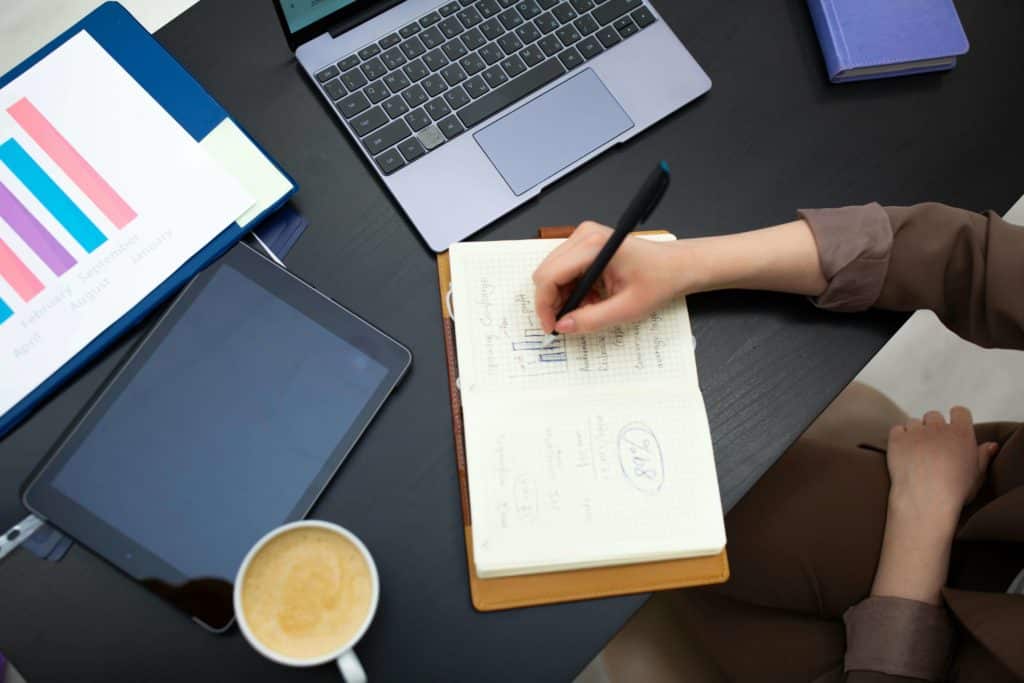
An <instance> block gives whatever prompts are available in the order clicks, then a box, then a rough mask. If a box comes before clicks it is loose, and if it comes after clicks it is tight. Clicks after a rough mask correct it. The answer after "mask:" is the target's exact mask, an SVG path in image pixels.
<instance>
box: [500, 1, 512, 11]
mask: <svg viewBox="0 0 1024 683" xmlns="http://www.w3.org/2000/svg"><path fill="white" fill-rule="evenodd" d="M498 4H499V5H501V8H502V9H508V8H509V7H511V6H512V5H514V4H516V0H498Z"/></svg>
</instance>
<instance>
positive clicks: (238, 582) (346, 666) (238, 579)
mask: <svg viewBox="0 0 1024 683" xmlns="http://www.w3.org/2000/svg"><path fill="white" fill-rule="evenodd" d="M301 528H317V529H325V530H327V531H330V532H332V533H335V534H338V535H340V536H343V537H344V538H345V539H347V540H348V541H349V542H351V543H352V545H354V546H355V547H356V548H357V549H358V550H359V552H360V553H362V555H363V559H364V560H366V566H367V567H368V568H369V571H370V580H371V584H372V585H371V588H372V595H371V597H370V608H369V609H368V610H367V613H366V619H365V620H364V621H363V624H362V626H360V627H359V630H358V631H356V633H355V635H354V636H353V637H352V638H351V639H349V642H347V643H345V644H344V645H343V646H341V647H339V648H337V649H336V650H334V651H332V652H328V653H326V654H324V655H321V656H319V657H316V658H313V659H297V658H294V657H288V656H285V655H282V654H279V653H277V652H274V651H273V650H271V649H269V648H267V647H266V646H264V645H263V644H262V643H261V642H260V641H259V640H257V639H256V637H255V636H254V635H253V632H252V630H251V629H250V627H249V624H248V623H247V622H246V618H245V611H244V610H243V609H242V582H243V581H244V579H245V573H246V571H247V570H248V569H249V565H250V564H251V563H252V560H253V558H254V557H256V555H257V553H259V551H260V550H261V549H262V548H263V547H264V546H265V545H267V543H269V542H270V541H272V540H273V539H275V538H277V537H278V536H281V535H282V534H286V533H288V532H289V531H294V530H295V529H301ZM379 601H380V577H379V576H378V574H377V565H376V564H374V562H373V557H371V556H370V551H369V550H367V549H366V546H365V545H364V544H363V542H362V541H360V540H359V538H358V537H357V536H356V535H355V534H353V533H352V532H351V531H349V530H347V529H343V528H342V527H340V526H338V525H337V524H331V523H330V522H321V521H319V520H314V519H309V520H303V521H299V522H292V523H291V524H285V525H284V526H281V527H278V528H276V529H274V530H273V531H271V532H270V533H268V534H267V535H266V536H264V537H263V538H261V539H260V540H259V541H257V543H256V545H254V546H253V547H252V550H250V551H249V553H248V554H247V555H246V556H245V559H244V560H242V566H241V567H239V568H238V573H237V574H236V575H235V592H234V605H235V619H236V620H237V621H238V628H239V629H240V630H241V631H242V635H243V636H245V639H246V640H247V641H249V644H250V645H252V647H253V648H254V649H255V650H256V651H257V652H259V653H260V654H261V655H263V656H264V657H266V658H267V659H269V660H271V661H274V662H277V663H278V664H283V665H285V666H294V667H309V666H319V665H321V664H326V663H328V662H330V661H332V660H333V661H335V662H337V664H338V669H339V670H340V671H341V675H342V678H344V679H345V681H346V682H347V683H366V672H365V671H364V670H363V666H362V664H360V663H359V658H358V657H356V653H355V651H354V650H353V648H355V646H356V644H357V643H358V642H359V641H360V640H361V639H362V637H363V635H365V634H366V630H367V629H368V628H369V627H370V622H372V621H373V617H374V615H375V614H376V613H377V604H378V602H379Z"/></svg>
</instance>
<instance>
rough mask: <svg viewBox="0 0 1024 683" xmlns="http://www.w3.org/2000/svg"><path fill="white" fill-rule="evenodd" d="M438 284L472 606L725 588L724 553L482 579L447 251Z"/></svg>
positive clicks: (552, 233)
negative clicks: (475, 552)
mask: <svg viewBox="0 0 1024 683" xmlns="http://www.w3.org/2000/svg"><path fill="white" fill-rule="evenodd" d="M571 233H572V228H543V229H541V231H540V236H541V237H542V238H556V237H568V236H569V235H570V234H571ZM437 273H438V283H439V285H440V290H441V314H442V316H443V320H444V346H445V354H446V355H447V357H448V391H449V393H450V395H451V402H452V426H453V431H454V433H455V458H456V464H457V466H458V474H459V493H460V495H461V496H462V520H463V532H464V536H465V540H466V559H467V561H468V563H469V590H470V594H471V595H472V599H473V606H474V607H476V609H478V610H480V611H482V612H492V611H495V610H502V609H510V608H513V607H530V606H534V605H546V604H550V603H556V602H571V601H573V600H588V599H592V598H606V597H610V596H613V595H628V594H630V593H648V592H651V591H658V590H666V589H670V588H687V587H690V586H703V585H707V584H712V583H723V582H725V581H726V580H728V578H729V560H728V558H727V556H726V551H724V550H723V551H722V552H721V553H720V554H718V555H713V556H710V557H696V558H690V559H684V560H666V561H662V562H646V563H642V564H631V565H622V566H617V567H599V568H596V569H580V570H574V571H563V572H550V573H546V574H529V575H526V576H509V577H502V578H495V579H481V578H479V577H477V575H476V567H475V566H474V564H473V533H472V525H473V520H472V516H471V514H470V508H469V485H468V483H467V480H466V449H465V438H464V434H463V428H462V400H461V398H460V397H459V389H458V385H457V381H458V376H459V369H458V367H459V366H458V362H457V360H456V358H457V357H456V351H455V323H454V322H453V321H452V319H451V317H450V316H449V314H448V301H449V299H448V290H449V287H450V285H451V270H450V266H449V262H448V252H444V253H443V254H439V255H438V257H437Z"/></svg>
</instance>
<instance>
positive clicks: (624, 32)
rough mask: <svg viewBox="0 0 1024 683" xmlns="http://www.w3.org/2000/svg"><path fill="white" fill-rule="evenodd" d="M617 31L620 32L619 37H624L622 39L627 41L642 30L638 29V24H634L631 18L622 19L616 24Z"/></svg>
mask: <svg viewBox="0 0 1024 683" xmlns="http://www.w3.org/2000/svg"><path fill="white" fill-rule="evenodd" d="M615 30H616V31H618V32H619V35H620V36H622V39H623V40H625V39H626V38H629V37H630V36H631V35H633V34H634V33H636V32H637V31H639V30H640V29H638V28H637V27H636V24H634V23H633V20H632V19H630V18H629V17H622V18H621V19H619V20H618V21H616V22H615Z"/></svg>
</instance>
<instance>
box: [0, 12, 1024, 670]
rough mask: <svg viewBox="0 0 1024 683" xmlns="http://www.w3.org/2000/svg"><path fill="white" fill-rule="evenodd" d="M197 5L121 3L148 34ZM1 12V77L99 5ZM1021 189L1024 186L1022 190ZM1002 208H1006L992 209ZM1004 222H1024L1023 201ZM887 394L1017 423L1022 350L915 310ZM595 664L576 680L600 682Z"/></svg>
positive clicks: (881, 374)
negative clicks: (1002, 347)
mask: <svg viewBox="0 0 1024 683" xmlns="http://www.w3.org/2000/svg"><path fill="white" fill-rule="evenodd" d="M196 1H197V0H121V2H122V4H124V5H125V7H127V8H128V9H129V10H130V11H131V12H132V13H133V14H134V15H135V16H136V18H138V19H139V21H140V22H141V23H142V24H143V25H144V26H145V27H146V28H147V29H149V30H150V31H154V30H156V29H158V28H160V27H161V26H163V25H164V24H165V23H166V22H168V21H170V20H171V19H173V18H174V17H176V16H177V15H178V14H180V13H181V12H183V11H184V10H186V9H187V8H189V7H191V6H192V5H193V4H195V2H196ZM3 4H4V7H3V9H2V10H0V73H3V72H5V71H7V70H8V69H10V68H11V67H12V66H14V65H15V64H17V63H18V62H19V61H20V60H21V59H22V58H24V57H25V56H26V55H28V54H29V53H31V52H32V51H33V50H35V49H37V48H38V47H40V46H42V45H43V44H44V43H45V42H46V41H47V40H49V39H50V38H52V37H53V36H55V35H56V34H58V33H59V32H60V31H61V30H63V29H64V28H66V27H67V26H69V25H70V24H72V23H73V22H74V21H76V20H77V19H79V18H81V17H82V16H83V15H84V14H85V13H86V12H88V11H90V10H91V9H92V8H94V7H95V6H97V5H99V4H100V3H99V1H98V0H50V1H49V2H39V1H38V0H5V1H4V3H3ZM1022 189H1024V188H1022ZM992 208H993V209H996V210H1004V209H1005V208H1006V207H998V206H997V207H992ZM1007 217H1008V218H1009V219H1010V220H1011V222H1014V223H1016V224H1018V225H1024V197H1022V198H1021V201H1019V202H1018V203H1017V204H1016V205H1015V206H1014V207H1013V209H1012V210H1011V211H1010V212H1009V213H1008V214H1007ZM858 379H860V380H861V381H863V382H866V383H867V384H870V385H873V386H875V387H876V388H878V389H880V390H882V391H883V392H885V393H886V394H888V395H889V396H891V397H892V398H893V399H894V400H895V401H896V402H897V403H898V404H899V405H901V406H902V407H903V408H904V409H905V410H906V411H907V412H909V413H910V414H912V415H920V414H923V413H924V412H925V411H927V410H930V409H933V408H936V409H941V410H948V408H949V407H950V406H952V405H955V404H958V403H960V404H963V405H966V406H968V407H970V408H971V409H972V411H973V412H974V416H975V418H976V419H977V420H1007V419H1009V420H1024V402H1021V401H1019V400H1014V399H1015V397H1019V393H1018V392H1019V387H1022V386H1024V353H1018V352H1015V351H999V350H984V349H979V348H977V347H975V346H972V345H971V344H968V343H967V342H965V341H963V340H962V339H959V338H958V337H957V336H956V335H954V334H952V333H951V332H948V331H947V330H946V329H945V328H943V327H942V326H941V325H940V324H939V322H938V320H937V319H936V318H935V316H934V315H932V314H931V313H917V314H915V315H914V316H913V317H912V318H911V319H910V321H909V322H908V323H907V324H906V325H904V326H903V328H902V329H901V330H900V331H899V332H898V333H897V334H896V336H894V337H893V338H892V340H891V341H890V342H889V343H888V344H887V345H886V346H885V347H884V348H883V349H882V350H881V351H880V352H879V353H878V355H877V356H875V358H874V359H873V360H872V361H871V362H870V363H869V364H868V365H867V367H865V368H864V370H863V371H862V372H861V374H860V376H859V377H858ZM607 681H608V679H607V676H606V675H605V672H604V669H603V668H602V666H601V663H600V660H599V659H596V660H595V661H594V662H592V663H591V665H590V666H589V667H587V669H586V670H585V671H584V672H583V673H582V674H581V675H580V676H579V678H578V679H577V681H576V683H606V682H607Z"/></svg>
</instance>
